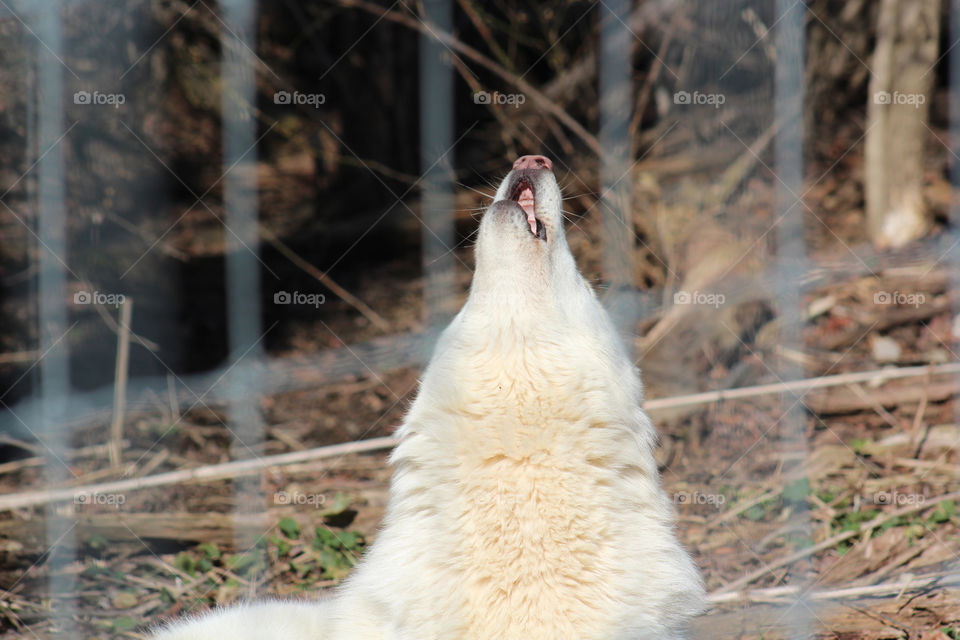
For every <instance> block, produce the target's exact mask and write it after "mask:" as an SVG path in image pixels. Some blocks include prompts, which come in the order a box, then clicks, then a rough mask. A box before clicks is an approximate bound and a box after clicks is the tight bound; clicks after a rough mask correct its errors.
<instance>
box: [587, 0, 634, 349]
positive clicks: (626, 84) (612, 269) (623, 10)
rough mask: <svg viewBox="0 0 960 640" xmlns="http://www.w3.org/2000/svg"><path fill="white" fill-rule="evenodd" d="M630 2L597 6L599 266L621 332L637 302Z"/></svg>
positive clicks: (627, 331)
mask: <svg viewBox="0 0 960 640" xmlns="http://www.w3.org/2000/svg"><path fill="white" fill-rule="evenodd" d="M630 5H631V3H630V2H629V0H611V1H610V2H606V3H601V4H600V5H598V6H597V8H596V11H598V12H599V14H598V16H599V20H600V54H599V60H598V62H599V83H600V87H599V89H600V135H599V142H600V146H601V147H602V148H603V150H604V155H603V157H602V158H601V159H600V160H601V164H600V185H601V194H602V199H601V205H600V208H601V211H602V216H603V254H604V262H603V267H604V271H605V276H606V280H607V283H608V285H609V287H610V290H609V292H608V294H607V296H606V297H605V300H604V303H605V305H606V306H607V309H608V310H609V311H610V315H611V317H612V318H613V322H614V324H615V325H616V326H617V329H618V330H619V331H620V334H621V335H622V336H625V337H626V336H631V335H632V333H633V325H634V323H635V322H636V305H635V301H634V298H633V297H632V296H629V295H626V294H628V293H629V292H631V291H632V290H633V288H634V282H633V280H634V278H633V246H632V245H633V237H634V233H633V202H632V198H631V194H632V191H633V176H632V173H631V168H632V166H631V165H632V163H631V162H630V131H629V129H630V116H631V114H632V105H633V95H632V94H633V92H632V86H633V80H632V68H633V61H632V55H633V48H634V47H633V45H634V40H633V34H632V33H631V32H630V29H629V27H627V24H628V23H629V22H630V11H631V6H630Z"/></svg>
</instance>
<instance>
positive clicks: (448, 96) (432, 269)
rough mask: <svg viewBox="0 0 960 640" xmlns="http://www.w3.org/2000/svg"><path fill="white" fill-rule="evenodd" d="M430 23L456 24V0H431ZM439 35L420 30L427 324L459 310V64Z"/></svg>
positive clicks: (426, 7)
mask: <svg viewBox="0 0 960 640" xmlns="http://www.w3.org/2000/svg"><path fill="white" fill-rule="evenodd" d="M423 11H424V16H425V18H426V22H427V23H428V24H432V25H435V26H436V28H437V29H439V30H440V31H442V32H444V33H449V32H451V31H452V30H453V3H452V2H450V0H425V2H424V3H423ZM450 56H451V53H450V51H449V50H448V49H447V47H446V46H445V45H443V44H442V43H441V42H440V41H439V40H437V39H436V38H435V37H434V36H433V35H430V34H427V33H424V34H422V35H421V36H420V173H421V175H422V176H423V182H422V190H421V193H422V201H421V202H422V207H423V208H422V212H421V215H422V218H423V219H422V227H423V228H422V231H421V238H422V242H423V247H422V250H421V260H422V264H423V301H424V318H425V320H426V322H427V326H433V325H436V324H439V323H443V322H445V320H446V319H447V318H449V317H450V316H451V315H452V314H453V313H454V311H455V309H454V308H453V305H454V303H455V300H456V290H455V287H454V277H453V276H454V254H453V251H451V249H452V247H453V246H454V244H455V240H454V220H453V211H454V208H455V207H454V201H453V150H452V149H451V148H450V147H451V145H453V140H454V138H453V128H454V121H453V67H452V65H451V64H450Z"/></svg>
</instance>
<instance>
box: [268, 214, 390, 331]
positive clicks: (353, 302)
mask: <svg viewBox="0 0 960 640" xmlns="http://www.w3.org/2000/svg"><path fill="white" fill-rule="evenodd" d="M260 235H261V236H262V237H263V239H264V240H266V241H267V242H268V243H269V244H270V246H272V247H273V248H274V249H276V250H277V251H279V252H280V253H282V254H283V255H284V257H286V258H287V260H289V261H290V262H292V263H293V264H295V265H297V266H298V267H300V268H301V269H303V270H304V271H306V272H307V273H309V274H310V275H311V276H313V277H314V278H316V279H317V280H319V281H320V282H321V283H322V284H323V286H325V287H326V288H328V289H330V291H332V292H333V293H334V294H335V295H336V296H337V297H338V298H340V299H341V300H343V301H344V302H346V303H347V304H348V305H350V306H351V307H353V308H354V309H356V310H357V311H359V312H360V313H361V314H363V317H365V318H366V319H367V320H369V321H370V322H372V323H373V324H374V325H376V327H377V328H378V329H380V330H381V331H390V323H389V322H387V321H386V320H384V318H383V316H381V315H380V314H379V313H377V312H376V311H374V310H373V309H371V308H370V307H369V306H368V305H367V304H366V303H365V302H364V301H363V300H361V299H360V298H358V297H356V296H355V295H353V294H352V293H350V292H349V291H347V290H346V289H344V288H343V287H341V286H340V285H339V284H337V283H336V282H334V280H333V278H331V277H330V276H328V275H327V274H326V273H324V272H323V271H320V269H317V268H316V267H315V266H313V265H312V264H310V263H309V262H307V261H306V260H304V259H303V258H301V257H300V256H298V255H297V254H296V253H295V252H294V251H293V249H291V248H290V247H288V246H287V245H286V244H284V243H283V241H281V240H280V239H279V238H278V237H277V236H275V235H274V234H273V232H272V231H270V230H269V229H267V228H266V227H260Z"/></svg>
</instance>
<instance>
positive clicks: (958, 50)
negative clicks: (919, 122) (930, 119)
mask: <svg viewBox="0 0 960 640" xmlns="http://www.w3.org/2000/svg"><path fill="white" fill-rule="evenodd" d="M949 16H950V18H949V20H950V24H949V25H948V26H947V27H946V30H947V32H948V33H949V34H950V38H949V41H950V43H951V44H952V43H955V42H957V41H958V40H960V0H950V13H949ZM949 69H950V76H949V78H948V80H947V82H948V84H947V89H948V92H947V95H948V96H949V99H950V110H949V119H950V135H949V136H948V138H947V140H948V141H949V142H948V144H949V145H950V150H951V153H952V154H953V156H954V162H953V168H952V170H951V175H950V185H951V187H952V188H953V189H954V190H956V189H960V161H956V156H958V155H960V46H956V47H953V48H952V49H951V50H950V64H949ZM950 209H951V210H950V219H951V220H953V221H954V225H956V224H957V221H958V220H960V201H958V200H957V199H956V198H954V199H953V200H951V203H950ZM951 235H952V238H951V243H950V245H949V246H950V252H949V254H948V255H947V256H946V263H947V265H949V267H950V274H951V277H950V282H949V285H948V287H949V290H951V291H953V305H952V306H953V309H952V311H953V318H954V331H955V332H957V331H960V326H958V324H960V231H958V230H957V229H956V226H954V228H953V233H952V234H951ZM954 335H956V333H955V334H954ZM953 412H954V416H956V418H955V420H956V421H957V424H960V395H958V396H954V397H953ZM951 571H953V573H954V575H955V576H958V577H960V560H954V562H953V566H952V567H951Z"/></svg>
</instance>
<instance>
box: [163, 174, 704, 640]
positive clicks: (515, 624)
mask: <svg viewBox="0 0 960 640" xmlns="http://www.w3.org/2000/svg"><path fill="white" fill-rule="evenodd" d="M530 157H533V158H539V156H528V158H530ZM522 160H523V159H521V160H518V164H517V165H515V167H519V168H515V169H514V170H513V171H511V172H510V174H509V175H508V176H507V177H506V178H505V179H504V181H503V183H502V184H501V186H500V188H499V190H498V192H497V194H496V197H495V201H494V203H493V204H492V205H491V206H490V208H489V209H488V211H487V212H486V214H485V215H484V217H483V220H482V222H481V224H480V229H479V234H478V239H477V245H476V263H477V265H476V273H475V275H474V280H473V284H472V286H471V290H470V296H469V298H468V300H467V302H466V304H465V305H464V307H463V309H462V310H461V311H460V313H459V314H458V315H457V316H456V317H455V318H454V320H453V322H452V323H451V324H450V326H449V327H448V328H447V329H446V331H445V332H444V333H443V335H442V337H441V338H440V340H439V342H438V344H437V347H436V351H435V353H434V356H433V359H432V360H431V362H430V365H429V366H428V367H427V370H426V372H425V374H424V376H423V379H422V382H421V387H420V391H419V394H418V396H417V399H416V400H415V402H414V403H413V405H412V407H411V408H410V411H409V413H408V415H407V417H406V420H405V421H404V423H403V425H402V426H401V428H400V431H399V435H400V444H399V445H398V446H397V448H396V450H395V451H394V453H393V456H392V462H393V465H394V468H395V471H394V475H393V481H392V485H391V489H390V500H389V505H388V508H387V515H386V518H385V521H384V524H383V528H382V530H381V531H380V533H379V534H378V536H377V540H376V542H375V544H374V545H373V546H372V548H371V549H370V550H369V551H368V552H367V554H366V557H365V558H364V560H363V561H362V562H361V564H360V566H359V567H358V568H357V569H356V571H355V572H354V574H353V575H352V576H351V577H350V578H349V579H348V580H347V581H346V583H345V584H344V585H343V586H342V587H341V588H340V589H339V591H338V593H337V594H336V595H335V596H334V598H333V599H331V600H329V601H326V602H322V603H302V602H301V603H265V604H260V605H249V606H246V607H242V608H237V609H232V610H226V611H220V612H217V613H213V614H210V615H208V616H206V617H205V618H202V619H201V620H199V621H196V620H194V621H189V622H187V623H180V624H179V625H176V626H173V627H170V628H168V629H167V630H165V631H162V632H161V633H160V634H159V635H158V636H156V637H157V640H161V639H162V640H199V639H201V638H204V639H213V638H217V639H220V638H222V639H223V640H244V639H246V638H258V639H270V638H278V639H279V638H283V639H284V640H300V639H303V640H306V639H308V638H310V639H316V640H324V639H328V638H331V639H337V640H341V639H342V640H388V639H390V640H423V639H427V638H431V639H432V638H436V639H441V638H442V639H450V640H454V639H457V640H464V639H471V640H472V639H476V640H481V639H484V640H485V639H490V640H493V639H497V640H540V639H543V640H558V639H570V640H574V639H576V640H586V639H598V640H599V639H609V640H615V639H616V640H620V639H623V640H627V639H631V640H632V639H651V640H653V639H664V638H682V637H684V629H685V627H686V623H687V621H688V620H689V618H690V617H691V616H693V615H695V614H696V613H697V612H699V611H700V609H701V608H702V603H703V588H702V584H701V581H700V577H699V574H698V572H697V569H696V567H695V565H694V564H693V562H692V561H691V559H690V557H689V556H688V554H687V553H686V551H685V550H684V549H683V548H682V547H681V546H680V544H679V542H678V541H677V539H676V537H675V535H674V531H673V527H674V515H673V507H672V503H671V501H670V500H669V499H668V497H667V496H666V494H665V493H664V492H663V490H662V489H661V487H660V482H659V478H658V475H657V466H656V462H655V460H654V456H653V449H654V444H655V438H656V436H655V432H654V429H653V426H652V424H651V422H650V419H649V418H648V417H647V416H646V414H645V413H644V412H643V410H642V409H641V402H642V400H643V391H642V386H641V383H640V378H639V375H638V372H637V370H636V368H635V367H634V365H633V362H632V361H631V359H630V358H629V357H628V355H627V353H626V351H625V349H624V347H623V345H622V344H621V341H620V338H619V336H618V335H617V333H616V331H615V329H614V327H613V325H612V323H611V322H610V319H609V318H608V316H607V314H606V312H605V311H604V309H603V307H602V306H601V305H600V303H599V302H598V300H597V298H596V296H595V295H594V293H593V291H592V290H591V288H590V286H589V285H588V284H587V282H586V281H585V280H584V279H583V278H582V277H581V275H580V273H579V272H578V270H577V268H576V264H575V262H574V259H573V256H572V254H571V253H570V249H569V247H568V246H567V243H566V239H565V237H564V231H563V219H562V214H561V196H560V190H559V188H558V186H557V182H556V179H555V178H554V175H553V172H552V171H551V170H550V165H549V161H546V166H545V167H544V166H539V167H537V166H531V163H526V164H525V163H522V162H521V161H522ZM544 160H545V159H544ZM542 164H543V163H541V165H542ZM531 193H532V201H531V199H530V196H531ZM518 201H519V202H518ZM521 204H522V205H523V206H521Z"/></svg>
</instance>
